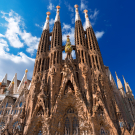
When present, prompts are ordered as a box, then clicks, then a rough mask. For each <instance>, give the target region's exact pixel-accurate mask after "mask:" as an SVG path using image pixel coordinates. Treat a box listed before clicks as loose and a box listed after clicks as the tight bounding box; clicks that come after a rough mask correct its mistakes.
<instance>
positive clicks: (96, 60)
mask: <svg viewBox="0 0 135 135" xmlns="http://www.w3.org/2000/svg"><path fill="white" fill-rule="evenodd" d="M95 57H96V63H97V68H98V70H99V65H98V60H97V56H95Z"/></svg>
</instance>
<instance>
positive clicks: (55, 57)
mask: <svg viewBox="0 0 135 135" xmlns="http://www.w3.org/2000/svg"><path fill="white" fill-rule="evenodd" d="M55 60H56V52H54V59H53V64H55Z"/></svg>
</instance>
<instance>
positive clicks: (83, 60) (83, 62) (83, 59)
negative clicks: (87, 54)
mask: <svg viewBox="0 0 135 135" xmlns="http://www.w3.org/2000/svg"><path fill="white" fill-rule="evenodd" d="M81 52H82V61H83V63H84V57H83V51H81Z"/></svg>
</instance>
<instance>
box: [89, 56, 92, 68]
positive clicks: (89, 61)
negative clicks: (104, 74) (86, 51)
mask: <svg viewBox="0 0 135 135" xmlns="http://www.w3.org/2000/svg"><path fill="white" fill-rule="evenodd" d="M88 59H89V64H90V68H91V67H92V66H91V59H90V55H88Z"/></svg>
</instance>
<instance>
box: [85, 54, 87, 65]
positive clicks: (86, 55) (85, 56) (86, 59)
mask: <svg viewBox="0 0 135 135" xmlns="http://www.w3.org/2000/svg"><path fill="white" fill-rule="evenodd" d="M85 59H86V63H87V54H86V52H85Z"/></svg>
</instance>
